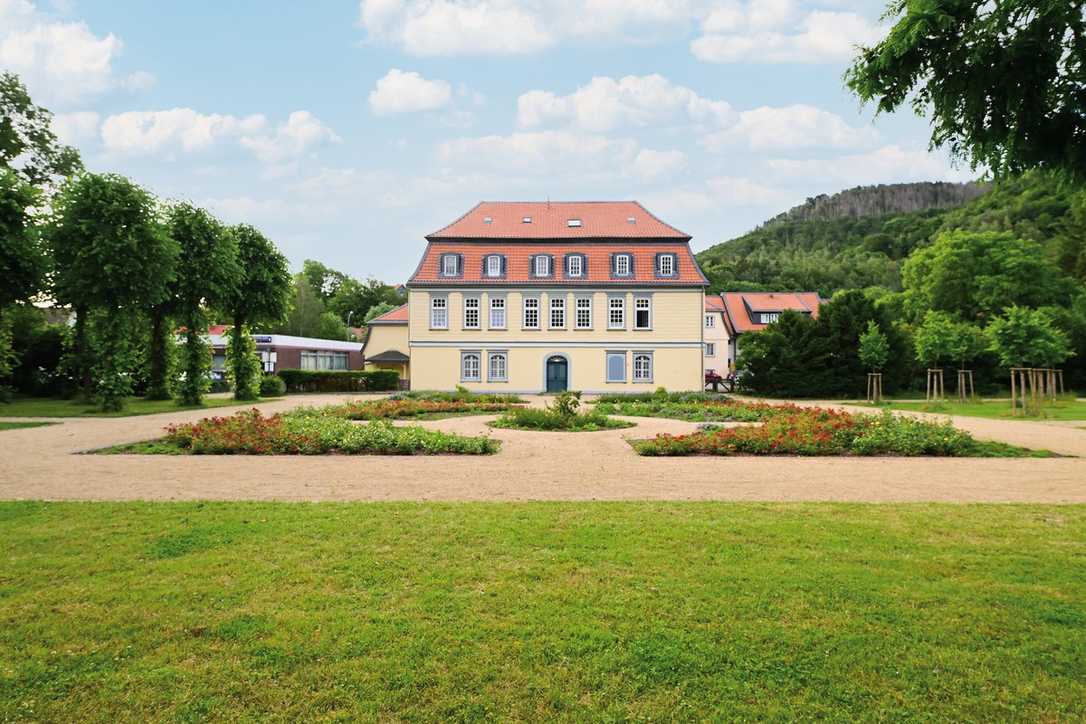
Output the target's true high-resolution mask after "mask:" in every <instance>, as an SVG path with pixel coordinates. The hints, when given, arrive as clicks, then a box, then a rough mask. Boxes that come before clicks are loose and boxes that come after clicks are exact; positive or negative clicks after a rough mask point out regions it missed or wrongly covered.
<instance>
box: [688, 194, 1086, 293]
mask: <svg viewBox="0 0 1086 724" xmlns="http://www.w3.org/2000/svg"><path fill="white" fill-rule="evenodd" d="M906 188H907V189H910V190H909V191H905V190H904V189H906ZM923 188H927V189H929V192H930V195H929V196H928V197H927V198H928V199H929V201H931V200H936V199H942V202H941V203H944V204H947V203H949V200H950V199H951V198H953V197H954V195H955V194H958V195H960V197H961V198H962V199H963V203H962V204H959V205H958V206H957V207H956V208H929V209H923V210H914V211H909V212H906V213H901V212H896V213H885V214H879V213H878V209H879V208H880V204H881V205H882V206H881V208H890V207H891V206H892V205H893V204H894V203H897V204H899V206H898V208H908V207H909V205H910V204H918V203H920V200H921V199H922V198H923V197H924V196H923V194H924V193H928V192H924V191H921V189H923ZM953 188H956V189H957V190H956V191H950V189H953ZM879 189H882V191H881V192H879ZM937 189H940V190H937ZM978 191H979V192H981V195H979V196H978V195H976V194H977V192H978ZM878 193H882V194H884V195H885V198H883V199H882V200H881V201H878V200H876V197H877V196H878ZM970 195H972V198H971V200H968V201H965V199H966V198H967V197H969V196H970ZM1072 197H1073V192H1072V190H1071V189H1068V188H1066V186H1065V185H1063V184H1061V183H1060V181H1058V180H1056V179H1053V178H1051V177H1048V176H1044V175H1041V174H1036V173H1034V174H1027V175H1025V176H1022V177H1019V178H1016V179H1011V180H1008V181H1004V182H1001V183H999V184H997V185H995V186H994V187H993V188H992V189H991V190H990V191H988V192H987V193H983V187H978V186H976V185H954V184H902V185H900V186H882V187H860V188H858V189H851V190H849V191H845V192H842V193H840V194H835V195H834V196H830V197H819V198H821V199H824V201H821V202H820V201H819V199H811V200H810V201H808V202H807V203H806V204H803V205H802V206H797V207H796V208H794V209H792V210H791V211H789V212H787V213H785V214H781V215H780V216H777V217H775V218H774V219H772V220H770V221H769V222H767V223H765V224H764V225H762V226H760V227H759V228H757V229H755V230H754V231H751V232H749V233H747V234H744V235H743V236H740V237H738V238H736V239H732V240H731V241H726V242H723V243H721V244H717V245H715V246H713V247H710V248H709V249H706V250H705V251H702V252H700V253H699V254H698V255H697V258H698V262H699V263H700V264H701V266H702V269H703V270H704V271H705V273H706V275H707V276H708V277H709V281H710V283H711V285H712V286H711V291H713V292H716V291H722V290H748V291H749V290H803V291H807V290H810V291H817V292H819V293H820V294H822V295H823V296H830V295H832V294H833V293H834V292H835V291H837V290H838V289H854V288H865V287H869V286H882V287H886V288H889V289H892V290H895V291H896V290H899V289H900V288H901V274H900V268H901V262H902V260H903V259H905V257H907V256H908V255H909V254H910V253H911V252H912V251H913V250H914V249H915V248H917V247H918V246H921V245H924V244H927V243H929V242H930V241H931V239H932V237H933V236H935V235H936V234H937V233H939V232H940V231H944V230H950V229H969V230H1007V231H1013V232H1015V233H1016V234H1017V235H1019V236H1021V237H1024V238H1028V239H1033V240H1035V241H1038V242H1041V243H1042V244H1044V245H1045V246H1046V248H1048V249H1049V251H1050V252H1051V253H1052V254H1053V255H1054V256H1058V255H1059V254H1060V253H1061V252H1060V249H1059V248H1058V247H1059V245H1060V243H1061V241H1060V235H1061V229H1062V228H1063V222H1064V218H1065V217H1066V216H1067V215H1068V212H1069V208H1070V206H1071V200H1072ZM895 198H896V199H897V201H896V202H895V201H892V200H891V199H895ZM906 199H908V200H906ZM862 209H869V210H871V211H870V214H869V215H859V216H857V215H852V214H853V213H857V214H858V213H859V212H860V211H861V210H862Z"/></svg>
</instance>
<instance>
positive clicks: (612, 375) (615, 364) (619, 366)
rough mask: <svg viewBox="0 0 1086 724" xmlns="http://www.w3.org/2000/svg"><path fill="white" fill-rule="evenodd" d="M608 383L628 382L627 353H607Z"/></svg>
mask: <svg viewBox="0 0 1086 724" xmlns="http://www.w3.org/2000/svg"><path fill="white" fill-rule="evenodd" d="M607 381H608V382H625V381H626V353H625V352H608V353H607Z"/></svg>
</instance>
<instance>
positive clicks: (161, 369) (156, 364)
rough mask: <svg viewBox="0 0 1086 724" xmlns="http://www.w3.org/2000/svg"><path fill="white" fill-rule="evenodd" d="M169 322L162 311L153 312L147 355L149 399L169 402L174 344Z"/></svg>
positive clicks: (154, 310) (155, 310)
mask: <svg viewBox="0 0 1086 724" xmlns="http://www.w3.org/2000/svg"><path fill="white" fill-rule="evenodd" d="M171 337H172V335H170V332H169V320H168V319H167V318H166V315H165V313H164V312H163V311H162V310H161V309H153V310H151V341H150V344H151V349H150V350H149V352H148V354H147V377H148V380H147V399H148V400H168V399H170V397H171V394H170V358H171V357H172V356H173V354H172V353H173V349H172V345H173V344H174V342H173V339H172V338H171Z"/></svg>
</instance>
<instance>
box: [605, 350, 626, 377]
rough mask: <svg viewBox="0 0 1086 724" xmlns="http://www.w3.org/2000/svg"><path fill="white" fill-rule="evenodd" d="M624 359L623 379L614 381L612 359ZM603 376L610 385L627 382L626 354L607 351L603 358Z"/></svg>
mask: <svg viewBox="0 0 1086 724" xmlns="http://www.w3.org/2000/svg"><path fill="white" fill-rule="evenodd" d="M612 357H621V358H622V377H621V378H620V379H614V378H612V377H611V358H612ZM603 376H604V379H605V380H606V381H607V383H608V384H619V383H625V382H626V352H625V351H620V350H607V351H606V352H605V353H604V358H603Z"/></svg>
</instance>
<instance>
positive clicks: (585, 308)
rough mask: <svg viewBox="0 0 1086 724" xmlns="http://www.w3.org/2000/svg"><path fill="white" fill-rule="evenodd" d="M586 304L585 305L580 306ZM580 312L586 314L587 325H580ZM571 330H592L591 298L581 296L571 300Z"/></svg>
mask: <svg viewBox="0 0 1086 724" xmlns="http://www.w3.org/2000/svg"><path fill="white" fill-rule="evenodd" d="M582 302H587V305H584V304H581V303H582ZM581 312H587V313H588V323H587V324H581ZM573 328H574V329H592V297H590V296H587V295H582V296H578V297H574V300H573Z"/></svg>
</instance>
